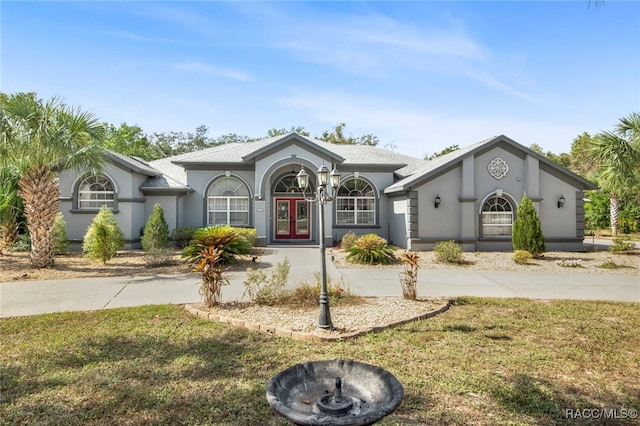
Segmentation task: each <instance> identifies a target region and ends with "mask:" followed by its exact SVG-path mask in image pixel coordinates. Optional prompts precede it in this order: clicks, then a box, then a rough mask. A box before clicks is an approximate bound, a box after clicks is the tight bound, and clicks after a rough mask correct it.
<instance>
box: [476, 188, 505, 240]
mask: <svg viewBox="0 0 640 426" xmlns="http://www.w3.org/2000/svg"><path fill="white" fill-rule="evenodd" d="M481 214H482V235H483V236H485V237H510V236H511V227H512V226H513V206H512V205H511V202H510V201H509V200H507V199H506V198H504V197H498V196H497V195H494V196H491V197H489V198H488V199H487V201H485V202H484V204H483V205H482V213H481Z"/></svg>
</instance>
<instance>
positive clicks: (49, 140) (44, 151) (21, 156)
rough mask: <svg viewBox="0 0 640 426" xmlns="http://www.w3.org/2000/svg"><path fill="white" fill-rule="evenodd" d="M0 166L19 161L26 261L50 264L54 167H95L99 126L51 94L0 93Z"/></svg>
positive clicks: (98, 157)
mask: <svg viewBox="0 0 640 426" xmlns="http://www.w3.org/2000/svg"><path fill="white" fill-rule="evenodd" d="M0 122H1V124H0V166H5V165H14V166H15V165H18V166H19V167H20V170H21V176H20V179H19V181H18V195H19V196H20V198H22V201H23V207H24V216H25V219H26V221H27V229H28V230H29V234H30V236H31V264H32V265H33V267H35V268H43V267H45V266H47V265H49V264H51V263H52V262H53V229H54V223H55V217H56V215H57V213H58V211H59V208H58V206H59V204H60V190H59V189H58V176H57V170H63V169H67V168H74V169H80V168H82V169H83V170H90V171H97V170H99V168H100V166H101V164H102V162H103V154H102V151H101V150H100V149H99V148H97V147H96V145H95V144H96V143H97V142H99V141H100V140H101V139H102V136H103V131H104V127H103V126H102V125H101V124H100V123H99V122H98V120H97V119H96V118H95V117H94V116H93V114H91V113H87V112H82V111H80V110H79V109H75V108H72V107H69V106H67V105H65V104H64V103H63V102H62V101H61V100H60V99H59V98H57V97H53V98H51V99H50V100H48V101H46V102H43V101H42V100H40V99H37V98H36V95H35V94H34V93H18V94H14V95H8V96H7V95H3V96H1V97H0Z"/></svg>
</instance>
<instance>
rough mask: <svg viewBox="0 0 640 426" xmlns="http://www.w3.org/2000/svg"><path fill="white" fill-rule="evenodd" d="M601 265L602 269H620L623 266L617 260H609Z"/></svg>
mask: <svg viewBox="0 0 640 426" xmlns="http://www.w3.org/2000/svg"><path fill="white" fill-rule="evenodd" d="M599 267H600V268H602V269H619V268H621V267H622V266H620V265H618V264H617V263H616V262H614V261H612V260H607V261H605V262H603V263H602V264H601V265H600V266H599Z"/></svg>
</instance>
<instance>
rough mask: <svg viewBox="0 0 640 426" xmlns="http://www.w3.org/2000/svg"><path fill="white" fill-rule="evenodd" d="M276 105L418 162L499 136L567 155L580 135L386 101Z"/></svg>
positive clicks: (294, 98)
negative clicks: (369, 137)
mask: <svg viewBox="0 0 640 426" xmlns="http://www.w3.org/2000/svg"><path fill="white" fill-rule="evenodd" d="M277 102H279V103H280V104H283V105H289V106H291V107H294V108H295V109H297V110H303V111H306V113H307V114H308V115H309V116H310V118H311V119H313V120H317V121H319V122H322V123H325V124H326V125H325V128H328V127H332V126H335V125H336V124H337V123H339V122H345V123H346V124H347V127H346V130H347V132H349V133H351V134H353V135H354V136H357V135H361V134H367V133H372V134H375V135H377V136H378V137H379V138H380V141H381V147H384V145H386V144H392V145H394V146H395V148H394V150H395V151H397V152H400V153H402V154H407V155H412V156H415V157H423V156H424V155H425V154H432V153H434V152H437V151H440V150H442V149H443V148H445V147H447V146H450V145H456V144H457V145H459V146H461V147H463V146H466V145H470V144H472V143H475V142H478V141H480V140H483V139H486V138H490V137H493V136H497V135H500V134H504V135H506V136H509V137H510V138H512V139H514V140H515V141H517V142H519V143H521V144H523V145H525V146H528V145H530V144H532V143H534V142H535V143H538V144H540V145H541V146H542V147H543V148H545V150H550V151H553V152H556V153H559V152H567V151H568V149H569V147H570V144H571V141H572V139H573V138H574V137H575V136H576V135H578V134H579V133H580V132H582V131H583V130H582V129H581V128H580V126H579V125H570V124H564V123H555V122H541V121H534V120H531V121H529V120H520V119H518V118H516V117H510V116H508V115H495V114H485V115H482V114H474V115H473V116H464V115H459V116H452V115H447V114H442V113H439V112H437V111H432V110H428V109H425V108H420V107H418V108H415V107H411V106H407V105H402V104H397V103H396V102H394V101H392V100H389V99H382V98H376V97H369V96H367V97H357V96H352V95H348V94H344V93H339V92H333V93H326V92H315V91H311V90H306V91H299V92H297V93H294V94H292V95H291V96H286V97H281V98H278V99H277Z"/></svg>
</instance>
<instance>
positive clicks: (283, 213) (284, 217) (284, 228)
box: [276, 200, 289, 235]
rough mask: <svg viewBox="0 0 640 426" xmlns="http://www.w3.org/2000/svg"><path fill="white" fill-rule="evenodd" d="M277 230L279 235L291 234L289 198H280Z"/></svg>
mask: <svg viewBox="0 0 640 426" xmlns="http://www.w3.org/2000/svg"><path fill="white" fill-rule="evenodd" d="M277 209H278V211H277V213H276V214H277V218H278V219H277V222H278V223H277V230H276V233H277V234H278V235H289V200H278V204H277Z"/></svg>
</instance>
